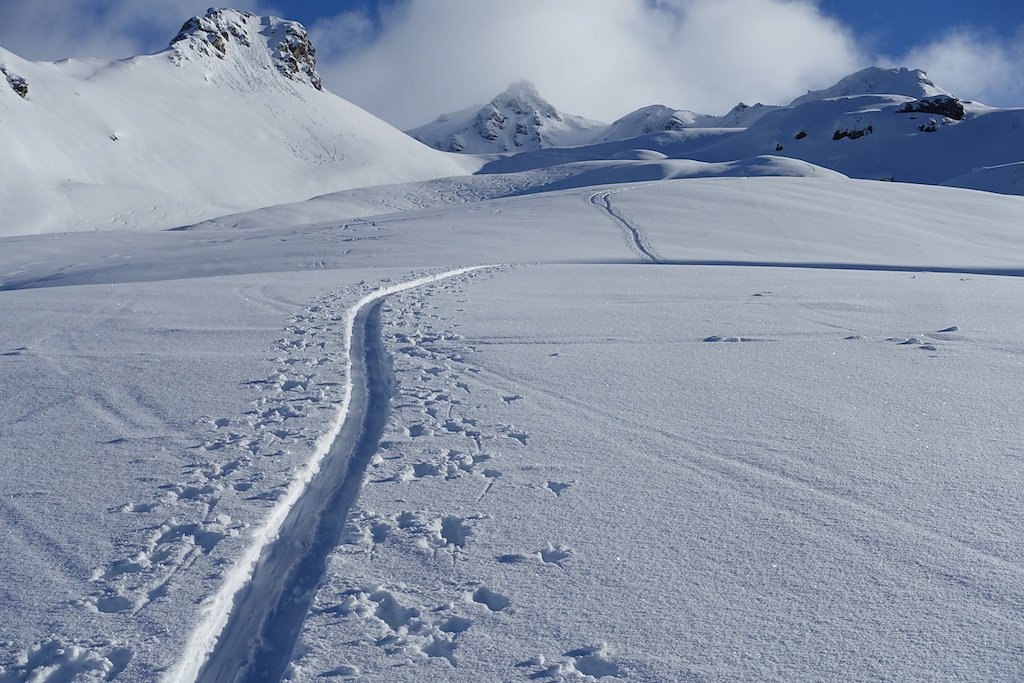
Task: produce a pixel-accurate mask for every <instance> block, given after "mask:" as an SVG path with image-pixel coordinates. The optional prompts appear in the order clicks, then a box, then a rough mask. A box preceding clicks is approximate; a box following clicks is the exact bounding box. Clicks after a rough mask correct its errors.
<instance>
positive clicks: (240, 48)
mask: <svg viewBox="0 0 1024 683" xmlns="http://www.w3.org/2000/svg"><path fill="white" fill-rule="evenodd" d="M171 48H172V49H173V50H174V52H175V58H176V60H178V61H180V60H183V59H188V58H189V57H190V56H192V55H198V56H200V57H215V58H217V59H227V58H229V57H231V56H234V55H233V53H240V54H246V53H248V54H249V55H250V56H252V52H253V51H254V50H255V51H264V52H265V53H266V54H268V55H269V56H270V59H271V60H272V62H273V65H274V67H275V68H276V69H277V70H278V71H279V72H280V73H281V75H283V76H284V77H286V78H288V79H290V80H293V81H298V82H300V83H307V84H309V85H311V86H313V87H314V88H316V89H317V90H323V85H322V83H321V80H320V74H318V73H317V71H316V48H314V47H313V43H312V42H310V40H309V34H308V33H307V31H306V27H304V26H303V25H302V24H300V23H298V22H295V21H288V20H285V19H279V18H277V17H259V16H257V15H255V14H253V13H252V12H242V11H240V10H234V9H217V8H211V9H209V10H207V11H206V15H205V16H202V17H199V16H195V17H192V18H191V19H189V20H188V21H186V22H185V24H184V25H183V26H182V27H181V31H179V32H178V35H177V36H175V38H174V40H172V41H171Z"/></svg>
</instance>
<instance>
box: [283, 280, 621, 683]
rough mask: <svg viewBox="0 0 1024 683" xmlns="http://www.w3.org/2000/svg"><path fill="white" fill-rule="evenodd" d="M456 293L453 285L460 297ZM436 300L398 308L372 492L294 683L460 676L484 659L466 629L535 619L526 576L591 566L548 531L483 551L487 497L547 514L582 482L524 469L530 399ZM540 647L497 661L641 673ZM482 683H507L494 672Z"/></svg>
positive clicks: (406, 299) (310, 627)
mask: <svg viewBox="0 0 1024 683" xmlns="http://www.w3.org/2000/svg"><path fill="white" fill-rule="evenodd" d="M455 286H456V285H451V286H447V285H445V288H446V289H448V290H449V294H451V293H452V292H451V290H452V288H454V287H455ZM426 301H429V299H427V298H425V297H423V298H414V297H412V296H410V295H409V294H404V295H399V296H395V297H393V298H390V299H389V300H388V301H387V302H386V304H385V307H386V308H385V312H386V314H387V316H386V323H385V324H384V326H383V327H384V335H383V337H384V342H385V345H386V347H387V348H388V349H389V350H390V352H391V356H392V358H393V360H394V368H393V370H394V372H393V376H394V378H395V388H394V393H393V396H394V404H393V406H392V411H391V414H390V417H389V418H388V421H387V425H386V426H385V429H384V433H383V435H382V436H381V439H380V444H379V449H378V451H377V453H376V454H375V455H374V457H373V458H372V460H371V463H370V466H369V467H368V468H367V470H366V473H365V475H364V477H365V478H364V482H363V484H364V486H363V489H364V492H366V493H367V494H368V495H361V496H360V498H359V500H358V501H356V503H355V505H354V506H353V508H352V512H351V514H350V515H349V518H348V520H347V521H346V532H345V534H344V537H343V539H342V541H341V543H340V544H339V545H338V546H337V548H336V549H335V551H334V555H333V557H332V559H331V562H332V566H331V569H330V571H329V572H328V574H327V575H326V576H325V579H324V582H323V583H322V585H321V586H320V588H319V590H318V592H317V596H316V597H315V598H314V601H313V604H312V606H311V608H310V610H309V619H308V620H307V622H305V623H304V625H303V633H302V635H301V638H300V640H299V643H298V645H297V646H296V648H295V650H294V652H295V656H296V659H295V660H294V661H293V667H294V668H293V669H292V670H291V676H292V677H291V678H289V680H294V681H296V683H301V682H305V681H315V680H322V679H324V678H331V677H335V676H338V677H348V678H351V677H357V678H359V679H360V680H364V678H365V680H392V679H390V678H389V677H388V671H389V669H390V668H391V667H398V666H404V665H407V664H408V663H409V662H416V663H417V664H416V665H417V666H418V667H420V668H419V669H417V673H418V680H425V681H426V680H438V681H440V680H448V679H449V678H448V672H452V674H453V675H454V673H455V671H456V670H457V669H459V668H460V667H463V666H465V665H466V664H467V663H469V662H474V661H475V660H474V658H475V657H478V656H479V651H477V650H475V646H473V645H470V646H469V648H468V652H466V653H464V652H463V646H464V645H465V644H466V642H467V641H466V637H467V636H466V635H465V634H466V633H467V632H469V633H471V634H476V636H475V637H474V636H473V635H470V636H469V641H470V642H474V641H477V642H478V641H479V639H480V638H481V637H484V638H487V637H488V636H486V635H484V636H481V634H488V633H489V632H490V633H494V632H496V631H499V630H501V629H503V628H506V627H508V626H509V625H510V623H511V622H512V621H514V620H516V619H517V618H522V615H520V616H519V617H517V616H516V614H517V611H518V607H517V605H518V603H519V600H520V595H519V594H518V593H517V590H516V589H517V588H521V586H519V585H518V583H519V581H518V579H516V578H515V577H517V576H519V575H521V573H522V572H523V571H524V570H526V571H532V572H537V573H538V574H540V575H543V576H545V577H546V578H545V580H546V581H555V582H557V581H563V580H570V579H569V578H567V577H570V576H571V575H572V573H573V572H574V571H575V569H576V567H577V566H578V565H579V563H580V558H579V556H578V554H577V551H576V550H575V549H574V548H573V547H572V546H571V545H567V544H565V543H563V542H560V541H563V540H565V539H558V538H548V537H544V536H543V535H537V536H536V537H534V538H533V539H532V540H528V541H527V542H526V543H525V544H522V545H520V546H519V547H518V548H514V549H513V548H510V549H509V550H510V552H504V553H500V554H496V555H489V554H488V553H486V552H484V553H481V551H480V550H479V548H478V546H479V545H486V541H485V539H488V538H492V539H493V536H491V534H493V518H492V515H491V512H493V511H491V510H490V509H489V507H488V504H487V503H486V502H485V499H486V498H487V496H488V495H490V494H491V491H492V489H495V488H496V487H501V488H507V487H511V488H512V489H519V490H520V491H521V492H522V493H523V494H524V495H527V496H531V499H532V500H533V501H534V503H533V504H534V505H536V506H537V509H538V510H539V512H538V514H539V515H540V516H549V515H557V514H558V510H559V509H561V507H562V506H563V505H566V504H571V499H572V497H573V492H572V490H571V489H573V487H574V486H575V484H577V483H579V482H578V480H577V479H575V478H572V479H569V480H562V479H567V478H566V477H564V476H563V475H567V474H569V473H568V472H562V473H559V471H558V469H557V467H544V466H540V465H524V458H525V457H527V454H528V453H530V451H531V449H532V448H533V446H532V444H533V440H532V435H531V434H530V433H529V431H528V430H527V429H524V428H523V427H522V426H519V425H515V424H514V423H513V422H512V420H514V417H515V416H517V415H519V414H520V410H521V408H520V406H521V405H522V403H523V402H529V401H530V399H529V397H526V396H524V395H523V394H521V393H515V392H514V391H512V386H511V384H509V385H505V384H501V385H500V386H499V385H496V384H494V383H492V382H490V381H489V379H487V378H484V377H483V375H484V373H485V372H486V371H484V370H483V369H482V368H480V367H478V366H477V365H476V363H475V362H474V361H473V359H472V356H473V355H474V354H475V353H476V352H477V345H476V343H474V342H470V341H468V340H467V339H466V338H465V337H463V336H462V335H461V334H459V332H458V331H457V329H456V328H457V327H458V325H457V324H453V323H451V322H450V321H448V320H446V319H444V318H442V317H439V316H438V315H436V314H433V313H431V312H430V311H431V309H432V308H433V307H431V306H428V305H427V304H426ZM459 303H462V301H461V300H459V299H458V298H456V305H458V304H459ZM488 405H489V406H490V407H491V408H492V409H493V412H492V411H491V410H488V409H487V408H486V406H488ZM553 477H555V478H553ZM474 489H475V490H476V493H475V495H471V494H470V492H471V491H473V490H474ZM459 491H461V492H462V493H461V494H460V493H457V492H459ZM467 494H470V495H467ZM449 496H451V497H449ZM523 540H524V539H520V541H519V542H520V543H522V541H523ZM399 558H416V560H413V562H415V563H416V564H417V566H418V567H420V568H421V569H425V572H420V571H417V572H416V574H415V575H408V576H407V575H404V574H403V573H402V571H403V570H402V569H400V568H399V569H397V570H396V569H395V567H396V564H397V566H398V567H401V566H403V565H404V564H405V562H406V560H402V559H399ZM487 566H489V567H490V569H489V570H485V571H481V570H482V569H483V567H487ZM328 633H329V634H330V636H329V638H330V640H331V643H330V644H325V643H324V636H325V635H326V634H328ZM534 647H536V648H537V650H535V651H534V652H533V653H532V656H527V657H525V658H524V657H523V656H522V654H521V653H516V654H515V655H513V654H512V653H507V652H506V653H502V654H500V655H498V659H503V660H504V661H503V662H502V664H503V665H504V666H506V667H507V669H506V673H505V674H503V675H502V677H501V680H516V679H519V678H524V679H529V680H544V681H557V680H566V679H567V678H570V677H571V678H585V677H586V676H592V677H595V678H601V677H604V678H607V679H609V680H614V679H618V678H624V677H626V676H627V674H628V672H629V671H630V670H633V669H635V670H639V669H637V666H639V665H637V664H636V663H633V662H627V661H624V660H620V659H619V656H618V655H617V654H616V651H617V647H616V645H615V643H612V644H611V645H610V646H609V644H608V643H606V642H605V641H603V640H598V641H596V642H591V643H587V642H581V641H580V640H576V639H573V640H563V639H562V638H558V639H556V640H555V641H552V642H538V643H535V644H534ZM464 657H465V659H464ZM491 664H493V662H492V663H491ZM459 676H460V677H459V680H465V678H464V676H465V674H459ZM403 680H404V678H403ZM480 680H498V678H497V674H494V672H493V671H491V672H490V673H488V674H484V675H481V676H480ZM586 680H589V679H586Z"/></svg>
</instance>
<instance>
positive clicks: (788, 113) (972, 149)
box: [697, 67, 1024, 193]
mask: <svg viewBox="0 0 1024 683" xmlns="http://www.w3.org/2000/svg"><path fill="white" fill-rule="evenodd" d="M1021 128H1024V110H1022V109H995V108H992V107H988V106H985V105H983V104H979V103H976V102H969V101H961V100H960V99H959V98H957V97H955V96H953V95H950V94H949V93H948V92H947V91H946V90H943V89H942V88H940V87H939V86H937V85H935V84H934V83H933V82H932V81H931V80H929V79H928V77H927V75H926V74H925V73H924V72H923V71H919V70H909V69H884V68H879V67H873V68H870V69H864V70H862V71H858V72H857V73H855V74H852V75H850V76H847V77H846V78H843V79H842V80H840V81H839V82H838V83H836V84H835V85H834V86H832V87H831V88H826V89H824V90H819V91H816V92H812V93H808V94H807V95H804V96H803V97H799V98H797V99H796V100H794V102H793V104H791V105H790V106H788V107H783V108H780V109H777V110H775V111H771V112H769V113H767V114H765V115H764V116H763V117H762V118H760V119H759V120H758V121H757V122H755V123H754V124H753V125H751V126H750V127H749V128H747V129H746V130H745V131H743V132H741V133H739V134H737V135H734V136H730V137H728V138H726V139H721V140H717V141H715V142H713V143H712V144H710V145H708V146H707V147H705V148H703V149H701V150H699V152H698V153H697V154H698V158H701V159H702V160H704V161H724V160H728V159H736V158H743V157H747V156H752V155H755V154H778V155H780V156H788V157H793V158H796V159H801V160H803V161H808V162H810V163H813V164H817V165H820V166H825V167H827V168H831V169H834V170H837V171H839V172H841V173H844V174H846V175H849V176H853V177H857V178H868V179H875V180H897V181H902V182H914V183H928V184H943V183H951V184H964V185H967V186H970V187H978V186H979V185H986V184H987V185H990V186H991V187H992V188H993V189H995V186H996V184H1000V183H1001V182H1002V181H1000V183H996V182H995V179H996V178H997V177H1001V176H1003V175H1005V174H1010V173H1011V172H1013V173H1015V172H1016V171H1015V169H1016V168H1019V167H1014V166H1007V165H1008V164H1014V163H1016V162H1021V161H1024V147H1021V146H1020V145H1016V144H1011V143H1010V141H1012V140H1015V139H1016V137H1017V136H1016V135H1015V132H1014V131H1015V130H1020V129H1021ZM997 166H998V167H1001V168H1002V169H1003V170H990V171H987V172H984V173H980V172H979V170H981V169H989V168H990V167H997ZM967 176H969V177H970V180H969V181H968V180H967ZM1001 187H1002V189H1003V191H1005V184H1002V185H1001ZM1018 192H1019V193H1024V186H1021V187H1020V188H1019V190H1018Z"/></svg>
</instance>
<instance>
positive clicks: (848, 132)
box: [832, 126, 875, 140]
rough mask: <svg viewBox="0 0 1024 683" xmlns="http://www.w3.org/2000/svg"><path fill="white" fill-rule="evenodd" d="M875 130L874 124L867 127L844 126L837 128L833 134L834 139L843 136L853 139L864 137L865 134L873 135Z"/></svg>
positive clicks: (840, 138) (839, 138)
mask: <svg viewBox="0 0 1024 683" xmlns="http://www.w3.org/2000/svg"><path fill="white" fill-rule="evenodd" d="M874 132H875V127H874V126H868V127H867V128H859V129H858V128H853V129H850V128H844V129H843V130H837V131H836V132H835V133H833V134H832V139H833V140H842V139H843V138H850V139H851V140H857V139H859V138H862V137H864V136H865V135H871V134H872V133H874Z"/></svg>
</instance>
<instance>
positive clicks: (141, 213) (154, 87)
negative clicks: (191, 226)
mask: <svg viewBox="0 0 1024 683" xmlns="http://www.w3.org/2000/svg"><path fill="white" fill-rule="evenodd" d="M0 70H2V72H0V150H3V159H4V163H3V165H2V166H0V206H3V207H4V210H3V215H2V216H0V234H16V233H28V232H43V231H47V232H49V231H65V230H80V229H97V228H102V227H117V226H128V227H167V226H173V225H180V224H182V223H188V222H194V221H195V220H197V219H201V218H207V217H212V216H216V215H223V214H226V213H233V212H236V211H238V210H241V209H251V208H257V207H260V206H268V205H272V204H277V203H281V202H285V201H295V200H300V199H304V198H307V197H311V196H314V195H317V194H322V193H324V192H329V191H336V190H341V189H345V188H350V187H356V186H365V185H373V184H381V183H393V182H406V181H415V180H423V179H427V178H436V177H441V176H447V175H455V174H460V173H464V172H466V170H467V167H469V168H471V165H472V163H473V162H472V160H471V159H468V158H461V157H455V156H453V155H445V154H442V153H440V152H437V151H435V150H431V149H429V148H426V147H424V146H423V145H421V144H419V143H417V142H415V141H413V140H410V139H409V138H408V137H407V136H406V135H405V134H403V133H402V132H401V131H398V130H396V129H395V128H393V127H391V126H390V125H388V124H386V123H384V122H383V121H380V120H379V119H377V118H376V117H374V116H372V115H370V114H368V113H366V112H365V111H363V110H361V109H359V108H358V107H356V106H354V105H352V104H350V103H348V102H346V101H344V100H342V99H341V98H339V97H337V96H335V95H333V94H331V93H329V92H327V91H324V90H323V88H322V85H321V83H320V77H319V75H318V74H317V71H316V52H315V48H314V47H313V45H312V44H311V43H310V41H309V39H308V37H307V35H306V30H305V29H304V28H303V27H302V26H301V25H300V24H297V23H295V22H291V21H284V20H282V19H276V18H267V17H259V16H255V15H253V14H250V13H247V12H239V11H234V10H210V11H209V12H208V13H207V14H206V15H205V16H203V17H194V18H192V19H190V20H189V21H188V22H186V23H185V25H184V26H183V27H182V30H181V32H180V33H179V34H178V35H177V36H176V37H175V38H174V40H173V41H172V43H171V45H170V47H169V48H168V49H167V50H164V51H162V52H159V53H157V54H153V55H147V56H140V57H135V58H131V59H126V60H122V61H115V62H108V61H100V60H64V61H61V62H57V63H42V62H30V61H26V60H23V59H21V58H19V57H18V56H16V55H14V54H12V53H10V52H8V51H5V50H2V49H0Z"/></svg>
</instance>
